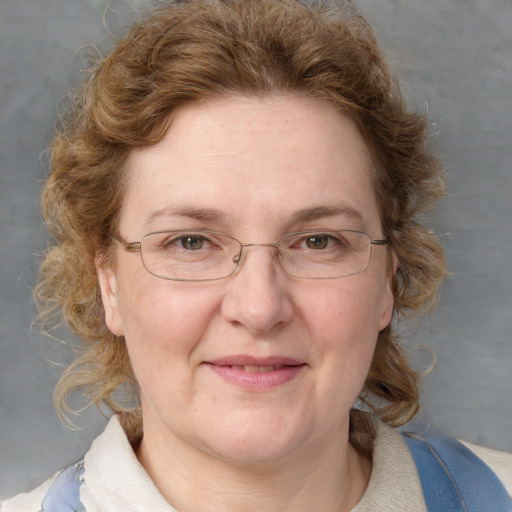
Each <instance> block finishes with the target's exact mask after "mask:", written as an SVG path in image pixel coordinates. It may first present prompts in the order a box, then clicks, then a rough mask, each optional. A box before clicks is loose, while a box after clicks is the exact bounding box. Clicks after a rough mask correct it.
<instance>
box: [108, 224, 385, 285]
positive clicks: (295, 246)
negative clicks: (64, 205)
mask: <svg viewBox="0 0 512 512" xmlns="http://www.w3.org/2000/svg"><path fill="white" fill-rule="evenodd" d="M114 238H115V240H117V241H118V242H120V243H121V244H122V245H123V247H124V249H125V250H126V251H129V252H140V255H141V259H142V263H143V265H144V267H145V268H146V270H147V271H148V272H149V273H150V274H153V275H154V276H156V277H160V278H162V279H170V280H173V281H214V280H217V279H224V278H226V277H229V276H230V275H232V274H233V273H234V272H235V270H236V269H237V267H238V266H239V265H241V263H242V260H243V252H244V248H246V247H257V246H269V247H273V248H274V249H275V252H276V255H277V258H278V260H279V263H280V265H281V267H282V269H283V270H284V272H286V274H288V275H289V276H292V277H299V278H303V279H336V278H339V277H346V276H350V275H353V274H358V273H360V272H363V271H364V270H365V269H366V268H367V267H368V264H369V262H370V256H371V252H372V246H373V245H386V244H387V243H388V240H386V239H383V240H372V239H371V238H370V237H369V236H368V235H367V234H366V233H362V232H359V231H350V230H342V231H334V230H326V231H299V232H297V233H290V234H288V235H286V236H283V237H282V238H281V239H280V240H278V241H277V242H275V243H242V242H240V241H239V240H237V239H236V238H233V237H232V236H230V235H227V234H225V233H218V232H217V231H208V230H201V231H195V230H190V229H179V230H173V231H158V232H156V233H149V234H148V235H145V236H144V238H142V240H141V241H140V242H126V241H125V240H123V239H121V238H119V237H114Z"/></svg>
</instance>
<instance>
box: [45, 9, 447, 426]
mask: <svg viewBox="0 0 512 512" xmlns="http://www.w3.org/2000/svg"><path fill="white" fill-rule="evenodd" d="M226 94H241V95H245V96H251V95H252V96H259V97H262V96H263V97H264V96H268V95H276V94H295V95H299V96H301V97H309V98H314V99H322V100H326V101H328V102H330V104H332V105H333V107H334V108H336V109H340V110H343V112H344V113H345V114H347V115H349V116H350V117H351V118H352V120H353V121H355V122H356V124H357V126H358V128H359V130H360V132H361V134H362V136H363V137H364V139H365V141H366V144H367V146H368V148H369V151H370V154H371V157H372V159H373V163H374V166H375V169H376V172H375V177H374V181H375V190H376V197H377V199H378V203H379V207H380V212H381V218H382V224H383V229H384V232H385V233H386V234H387V236H388V237H389V239H390V242H391V247H392V249H393V251H394V252H395V253H396V255H397V257H398V261H399V266H398V270H397V272H396V275H395V276H394V296H395V306H394V307H395V316H396V314H400V315H403V314H406V313H422V312H424V311H425V310H427V309H429V308H430V307H432V306H433V304H434V303H435V301H436V298H437V294H438V288H439V284H440V282H441V280H442V278H443V277H444V274H445V262H444V258H443V251H442V249H441V247H440V245H439V244H438V242H437V241H436V238H435V236H434V235H433V234H432V233H431V232H430V231H429V230H428V229H426V228H425V227H423V226H422V224H421V222H420V221H421V218H422V216H423V214H424V213H425V212H426V211H428V210H429V209H431V208H432V207H433V206H434V205H435V203H436V202H437V200H438V199H439V197H440V196H441V195H442V194H443V192H444V182H443V178H442V171H441V167H440V164H439V161H438V160H437V158H436V157H435V156H434V155H433V153H432V151H431V149H430V148H429V133H428V124H427V120H426V118H425V116H423V115H419V114H417V113H413V112H409V111H408V110H407V109H406V106H405V103H404V100H403V98H402V96H401V94H400V91H399V88H398V86H397V84H396V81H395V80H394V78H393V76H392V75H391V74H390V71H389V68H388V65H387V63H386V61H385V59H384V57H383V55H382V53H381V51H380V49H379V47H378V45H377V41H376V38H375V35H374V33H373V30H372V28H371V26H370V25H369V23H368V22H367V21H366V20H365V19H364V18H363V17H362V16H361V14H359V12H358V11H357V10H356V9H355V8H354V7H353V6H352V5H351V4H350V3H349V2H348V1H343V0H336V1H334V0H333V1H331V2H330V3H329V4H327V3H326V2H316V3H314V5H312V6H306V5H304V4H303V3H301V2H299V1H295V0H208V1H206V0H190V1H179V2H178V1H173V2H166V3H165V4H164V5H162V6H161V7H158V8H156V9H155V10H153V11H151V12H150V13H148V14H147V16H146V17H144V18H143V19H141V20H140V21H138V22H137V23H136V24H135V25H134V26H133V27H132V28H131V30H130V31H129V32H128V34H127V35H126V36H124V37H123V38H121V39H120V40H119V41H118V42H117V44H116V46H115V48H114V50H113V51H112V53H111V54H110V55H108V56H106V57H104V58H100V59H98V60H97V62H96V63H95V64H94V66H93V67H92V68H91V70H90V72H89V74H88V78H87V80H86V81H85V83H84V85H83V88H82V89H81V93H80V94H79V95H77V96H76V98H75V100H74V104H73V106H72V109H71V112H70V115H69V116H68V118H67V120H66V121H65V122H64V123H63V125H62V126H61V128H60V129H59V131H58V133H57V135H56V137H55V139H54V141H53V145H52V147H51V169H50V173H49V177H48V180H47V182H46V185H45V187H44V190H43V196H42V210H43V215H44V219H45V221H46V223H47V226H48V229H49V231H50V233H51V235H52V236H53V237H54V239H55V241H56V243H55V244H54V246H53V247H52V248H51V249H50V250H49V251H48V252H47V254H46V257H45V260H44V262H43V264H42V267H41V272H40V281H39V284H38V286H37V288H36V298H37V302H38V304H39V306H40V318H41V320H42V321H43V324H44V325H46V326H47V328H48V326H52V325H55V323H57V322H58V321H59V320H58V319H59V318H62V315H63V317H64V318H65V320H66V321H67V323H68V324H69V326H70V328H71V331H72V332H73V333H74V334H75V335H76V336H78V338H80V339H81V340H82V341H83V347H82V349H81V350H80V353H79V354H78V355H77V358H76V359H75V361H74V362H73V363H72V364H71V365H70V367H69V368H68V369H67V370H66V372H65V373H64V375H63V376H62V378H61V380H60V381H59V383H58V385H57V388H56V390H55V405H56V409H57V411H58V412H59V414H61V416H64V413H65V412H66V411H67V410H69V409H67V405H66V398H67V396H68V395H69V393H70V392H71V391H73V390H76V389H80V390H82V391H83V392H85V396H86V397H87V398H88V403H89V404H92V403H95V404H96V405H98V406H99V405H100V404H101V403H105V404H107V405H108V406H109V407H110V408H111V409H112V410H113V411H114V412H117V413H120V412H125V413H126V412H127V411H129V412H131V413H132V414H131V415H128V417H131V418H132V427H133V428H138V429H140V427H141V423H140V410H139V407H138V405H137V401H135V403H134V404H132V406H131V407H127V406H126V404H125V402H123V399H122V398H120V396H119V394H117V393H116V390H118V389H119V388H122V389H123V388H126V387H128V388H129V389H130V390H131V392H132V393H133V397H135V398H137V385H136V381H135V378H134V375H133V372H132V368H131V365H130V361H129V358H128V355H127V351H126V347H125V344H124V340H123V338H122V337H117V336H115V335H114V334H112V333H111V332H110V331H109V330H108V328H107V326H106V324H105V318H104V310H103V305H102V301H101V297H100V291H99V286H98V280H97V274H96V264H97V261H98V260H97V258H98V257H99V256H100V257H101V259H102V260H103V262H104V264H108V261H109V254H110V249H111V244H112V236H113V235H114V233H115V232H116V227H117V223H118V216H119V211H120V208H121V204H122V201H123V192H124V186H125V183H126V180H125V177H124V172H125V162H126V159H127V157H128V155H129V154H130V152H131V151H132V150H133V149H134V148H140V147H144V146H150V145H152V144H155V143H157V142H158V141H160V140H161V139H162V137H163V136H164V134H165V133H166V130H167V128H168V126H169V123H170V122H172V115H173V112H174V111H175V110H176V109H177V108H178V107H182V106H183V105H186V104H188V103H191V102H196V101H199V100H202V99H205V98H206V99H207V98H212V97H219V96H221V95H226ZM394 331H395V328H394V327H392V326H388V327H387V328H386V329H384V330H383V331H381V332H380V333H379V337H378V341H377V347H376V351H375V355H374V358H373V362H372V366H371V369H370V372H369V374H368V377H367V379H366V383H365V387H364V389H363V391H362V394H361V400H362V401H363V402H364V403H366V404H367V405H368V406H370V407H371V408H372V409H373V410H374V411H375V412H376V413H377V414H378V415H379V416H380V417H381V418H382V419H383V420H384V421H386V422H388V423H389V424H391V425H399V424H403V423H404V422H406V421H407V420H408V419H410V418H411V417H412V416H413V415H414V414H415V413H416V411H417V409H418V402H419V391H418V388H419V375H418V374H417V373H416V372H415V371H414V370H413V369H412V368H411V367H410V365H409V364H408V362H407V358H406V357H405V354H404V351H403V349H402V348H401V346H400V344H399V342H398V336H397V334H396V333H395V332H394Z"/></svg>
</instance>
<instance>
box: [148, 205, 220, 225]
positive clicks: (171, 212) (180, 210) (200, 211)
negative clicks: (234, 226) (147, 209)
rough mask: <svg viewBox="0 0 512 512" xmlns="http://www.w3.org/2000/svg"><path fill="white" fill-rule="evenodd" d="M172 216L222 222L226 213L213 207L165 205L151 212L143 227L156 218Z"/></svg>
mask: <svg viewBox="0 0 512 512" xmlns="http://www.w3.org/2000/svg"><path fill="white" fill-rule="evenodd" d="M173 216H178V217H187V218H189V219H194V220H199V221H204V222H223V221H224V220H225V219H226V215H225V214H224V213H223V212H222V211H220V210H217V209H215V208H194V207H188V206H187V207H180V206H167V207H166V208H162V209H160V210H156V211H154V212H152V213H151V214H150V215H149V217H148V218H147V219H146V222H144V227H145V228H148V227H149V226H150V225H151V223H152V222H153V221H155V220H156V219H158V218H161V217H173Z"/></svg>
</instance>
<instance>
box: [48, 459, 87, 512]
mask: <svg viewBox="0 0 512 512" xmlns="http://www.w3.org/2000/svg"><path fill="white" fill-rule="evenodd" d="M83 472H84V463H83V461H80V462H78V463H76V464H74V465H73V466H69V467H68V468H66V469H65V470H64V471H62V472H61V473H59V475H57V477H56V478H55V480H54V481H53V483H52V485H51V487H50V489H49V490H48V492H47V493H46V495H45V497H44V499H43V503H42V507H41V512H85V508H84V506H83V505H82V503H81V502H80V486H81V485H82V480H81V478H80V477H81V475H82V473H83Z"/></svg>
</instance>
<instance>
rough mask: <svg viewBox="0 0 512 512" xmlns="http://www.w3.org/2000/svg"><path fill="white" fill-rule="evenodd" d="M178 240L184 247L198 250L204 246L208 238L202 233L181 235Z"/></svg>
mask: <svg viewBox="0 0 512 512" xmlns="http://www.w3.org/2000/svg"><path fill="white" fill-rule="evenodd" d="M176 242H177V243H178V245H179V246H181V247H182V248H183V249H187V250H189V251H198V250H200V249H202V248H203V246H204V245H205V243H206V242H207V239H206V238H205V237H204V236H201V235H183V236H181V237H179V238H178V239H177V240H176Z"/></svg>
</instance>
